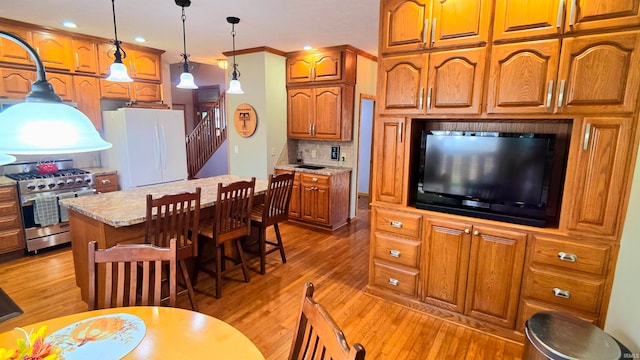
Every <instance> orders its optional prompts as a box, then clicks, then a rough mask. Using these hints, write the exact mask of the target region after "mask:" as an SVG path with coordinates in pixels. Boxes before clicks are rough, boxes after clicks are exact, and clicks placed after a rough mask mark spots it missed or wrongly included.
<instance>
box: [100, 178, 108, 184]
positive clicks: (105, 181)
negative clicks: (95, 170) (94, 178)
mask: <svg viewBox="0 0 640 360" xmlns="http://www.w3.org/2000/svg"><path fill="white" fill-rule="evenodd" d="M100 183H101V184H102V185H109V184H111V180H109V179H104V180H102V181H100Z"/></svg>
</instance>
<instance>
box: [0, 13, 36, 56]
mask: <svg viewBox="0 0 640 360" xmlns="http://www.w3.org/2000/svg"><path fill="white" fill-rule="evenodd" d="M0 30H3V31H6V32H10V33H13V34H15V35H17V36H19V37H20V38H22V39H23V40H24V41H26V42H27V43H28V44H31V30H29V29H26V28H23V27H18V26H13V25H9V24H4V23H1V22H0ZM0 61H1V62H5V63H9V64H22V65H33V64H34V63H33V59H32V58H31V55H29V53H28V52H27V51H26V50H25V49H24V48H23V47H22V46H20V45H18V44H17V43H16V42H14V41H12V40H8V39H0Z"/></svg>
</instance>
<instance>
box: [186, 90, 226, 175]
mask: <svg viewBox="0 0 640 360" xmlns="http://www.w3.org/2000/svg"><path fill="white" fill-rule="evenodd" d="M226 139H227V116H226V107H225V93H222V94H220V97H219V98H218V102H217V103H216V104H215V105H214V106H213V107H212V111H209V112H207V114H206V116H205V117H204V118H203V119H202V120H200V123H198V125H197V126H196V127H195V129H193V131H192V132H191V133H190V134H189V135H188V136H187V169H188V172H189V179H192V178H193V177H195V176H196V174H197V173H198V171H200V169H202V167H203V166H204V164H206V162H207V161H208V160H209V159H210V158H211V156H212V155H213V153H215V152H216V150H218V148H219V147H220V145H222V143H223V142H224V141H225V140H226Z"/></svg>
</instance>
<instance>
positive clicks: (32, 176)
mask: <svg viewBox="0 0 640 360" xmlns="http://www.w3.org/2000/svg"><path fill="white" fill-rule="evenodd" d="M86 174H89V172H88V171H85V170H82V169H64V170H60V171H58V172H57V173H55V174H40V173H38V172H37V171H31V172H25V173H17V174H5V176H6V177H8V178H10V179H13V180H17V181H26V180H36V179H49V178H56V177H63V176H77V175H86Z"/></svg>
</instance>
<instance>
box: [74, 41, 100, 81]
mask: <svg viewBox="0 0 640 360" xmlns="http://www.w3.org/2000/svg"><path fill="white" fill-rule="evenodd" d="M71 47H72V49H73V56H74V59H73V63H74V68H73V71H74V72H76V73H85V74H96V73H97V72H98V48H97V46H96V43H94V42H93V41H90V40H82V39H72V40H71Z"/></svg>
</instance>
